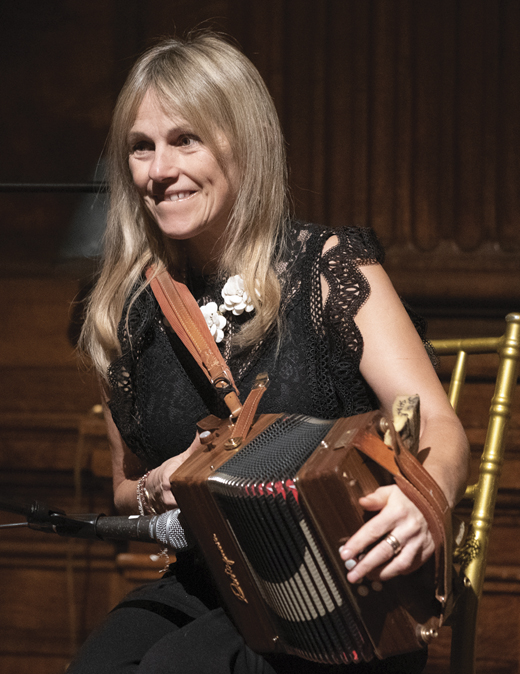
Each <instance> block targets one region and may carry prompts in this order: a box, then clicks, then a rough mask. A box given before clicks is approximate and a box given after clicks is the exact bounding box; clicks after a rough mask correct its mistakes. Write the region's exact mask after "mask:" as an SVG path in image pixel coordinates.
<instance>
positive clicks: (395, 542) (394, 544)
mask: <svg viewBox="0 0 520 674" xmlns="http://www.w3.org/2000/svg"><path fill="white" fill-rule="evenodd" d="M385 543H388V545H389V546H390V547H391V548H392V550H393V551H394V555H393V556H394V557H395V556H396V555H398V554H399V553H400V552H401V550H402V549H403V546H402V545H401V543H400V541H399V539H397V538H396V537H395V536H394V535H393V534H388V536H387V537H386V538H385Z"/></svg>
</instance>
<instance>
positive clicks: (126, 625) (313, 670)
mask: <svg viewBox="0 0 520 674" xmlns="http://www.w3.org/2000/svg"><path fill="white" fill-rule="evenodd" d="M426 658H427V653H426V651H420V652H417V653H411V654H409V655H405V656H398V657H396V658H389V659H387V660H383V661H379V660H375V661H373V662H370V663H367V664H360V665H350V666H338V665H318V664H315V663H312V662H308V661H306V660H302V659H300V658H296V657H292V656H285V655H276V656H269V657H262V656H260V655H258V654H256V653H254V652H253V651H252V650H251V649H250V648H248V647H247V646H246V645H245V643H244V640H243V639H242V637H241V636H240V635H239V633H238V632H237V630H236V629H235V627H234V626H233V624H232V623H231V621H230V620H229V618H228V617H227V615H226V614H225V612H224V611H223V609H222V608H221V607H220V605H219V599H218V596H217V594H216V591H215V589H214V587H213V585H212V582H211V579H210V577H209V574H208V573H207V570H206V567H205V566H204V564H203V563H202V562H200V561H199V560H198V559H197V557H196V556H195V555H193V554H189V555H183V556H181V557H180V559H179V561H178V562H177V563H176V564H174V565H172V568H171V570H170V571H169V572H167V573H166V574H165V575H164V576H163V577H162V578H161V579H160V580H158V581H157V582H154V583H150V584H147V585H145V586H143V587H142V588H139V589H138V590H135V591H134V592H132V593H130V594H129V595H128V596H127V597H126V598H125V599H124V600H123V601H122V602H121V603H120V604H119V605H118V606H117V607H116V608H115V609H114V610H113V611H112V612H111V613H110V614H109V615H108V617H107V618H106V620H105V621H104V622H103V624H102V625H100V627H99V628H98V629H97V630H96V631H95V632H93V633H92V634H91V636H90V637H89V638H88V639H87V641H86V642H85V644H84V645H83V647H82V648H81V649H80V651H79V653H78V654H77V656H76V658H75V659H74V661H73V662H72V663H71V665H70V667H69V669H68V670H67V673H68V674H134V673H135V674H282V672H283V674H293V673H294V674H419V673H420V672H422V670H423V668H424V666H425V664H426Z"/></svg>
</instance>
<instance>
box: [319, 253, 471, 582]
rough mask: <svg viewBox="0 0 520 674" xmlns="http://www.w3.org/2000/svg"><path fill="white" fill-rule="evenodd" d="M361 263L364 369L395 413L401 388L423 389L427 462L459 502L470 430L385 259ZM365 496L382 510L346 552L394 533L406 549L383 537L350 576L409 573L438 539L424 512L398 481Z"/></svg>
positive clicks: (352, 555)
mask: <svg viewBox="0 0 520 674" xmlns="http://www.w3.org/2000/svg"><path fill="white" fill-rule="evenodd" d="M362 271H363V273H364V274H365V276H366V277H367V279H368V282H369V284H370V288H371V294H370V297H369V299H368V300H367V302H366V303H365V305H364V306H363V307H362V308H361V309H360V311H359V313H358V315H357V317H356V323H357V325H358V327H359V329H360V331H361V334H362V336H363V344H364V348H363V356H362V359H361V365H360V370H361V373H362V375H363V376H364V378H365V380H366V381H367V383H368V384H369V385H370V386H371V388H372V390H373V391H374V393H375V394H376V396H377V398H378V400H379V402H380V407H381V409H382V410H383V412H386V413H388V414H391V407H392V403H393V400H394V398H395V396H396V395H399V394H409V395H412V394H419V396H420V401H421V432H420V448H421V449H425V448H427V447H429V448H430V451H429V453H428V456H427V458H426V460H425V461H424V467H425V468H426V469H427V470H428V472H429V473H430V474H431V475H432V476H433V477H434V479H435V480H436V482H437V483H438V484H439V486H440V487H441V489H442V490H443V492H444V494H445V496H446V498H447V500H448V503H449V504H450V506H451V507H453V506H454V505H455V504H456V503H457V501H458V500H459V498H460V497H461V496H462V494H463V492H464V487H465V484H466V480H467V475H468V461H469V449H468V442H467V439H466V436H465V434H464V431H463V429H462V426H461V424H460V422H459V420H458V418H457V416H456V415H455V413H454V412H453V410H452V408H451V405H450V404H449V401H448V399H447V396H446V393H445V391H444V389H443V388H442V385H441V384H440V382H439V379H438V377H437V375H436V373H435V371H434V369H433V367H432V365H431V363H430V360H429V358H428V355H427V353H426V351H425V349H424V346H423V344H422V342H421V339H420V338H419V336H418V334H417V331H416V330H415V327H414V326H413V324H412V322H411V320H410V318H409V317H408V314H407V312H406V310H405V309H404V307H403V306H402V303H401V301H400V299H399V297H398V296H397V294H396V292H395V290H394V288H393V286H392V284H391V282H390V280H389V279H388V276H387V275H386V273H385V272H384V270H383V269H382V267H381V266H380V265H371V266H367V267H363V269H362ZM325 290H326V288H325ZM360 503H361V505H362V506H363V507H364V508H365V509H366V510H369V511H374V512H378V514H377V515H376V516H374V517H373V518H372V519H370V520H369V521H368V522H367V523H366V524H365V525H364V526H363V527H361V529H359V531H357V532H356V534H355V535H354V536H352V537H351V539H350V540H349V541H348V542H347V543H346V544H345V546H344V547H343V548H342V552H341V556H342V558H343V559H344V560H345V561H347V560H351V559H353V560H358V555H360V554H361V553H362V552H363V551H365V549H366V548H367V546H370V545H372V544H374V543H376V542H377V541H378V540H380V539H382V538H384V537H385V536H387V535H388V534H393V535H394V536H395V537H396V538H397V539H398V541H399V542H400V543H401V545H402V552H400V554H398V555H396V556H393V550H392V548H391V546H390V545H389V544H388V543H386V542H385V541H384V540H382V541H381V542H380V543H379V544H377V545H375V546H374V547H373V548H372V550H371V551H370V552H368V553H367V554H366V555H365V557H364V558H362V560H359V561H358V564H357V565H356V566H355V568H354V569H353V570H351V571H350V573H349V574H348V576H347V577H348V579H349V580H350V581H351V582H356V581H358V580H360V579H361V578H362V577H363V576H365V575H367V574H371V576H376V577H379V578H380V579H381V580H387V579H388V578H391V577H393V576H395V575H398V574H402V573H409V572H411V571H413V570H414V569H415V568H417V567H418V566H420V565H421V564H423V563H424V562H425V561H426V559H428V557H429V556H430V555H431V554H432V553H433V550H434V545H433V539H432V537H431V535H430V532H429V531H428V527H427V525H426V522H425V520H424V518H423V517H422V515H421V513H420V512H419V511H418V509H417V508H416V507H415V506H414V505H413V504H412V503H411V502H410V501H409V500H408V499H407V498H406V497H405V496H404V494H403V493H402V492H401V491H400V490H399V489H398V488H397V487H396V486H395V485H394V486H389V487H381V488H379V489H377V490H376V491H375V492H374V494H371V495H369V496H367V497H365V498H363V499H361V500H360ZM347 568H348V567H347Z"/></svg>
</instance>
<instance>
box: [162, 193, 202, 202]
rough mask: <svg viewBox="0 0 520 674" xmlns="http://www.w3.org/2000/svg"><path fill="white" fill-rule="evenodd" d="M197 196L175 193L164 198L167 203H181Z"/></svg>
mask: <svg viewBox="0 0 520 674" xmlns="http://www.w3.org/2000/svg"><path fill="white" fill-rule="evenodd" d="M194 194H195V192H174V193H173V194H167V195H165V197H164V200H165V201H181V200H182V199H189V198H190V197H192V196H193V195H194Z"/></svg>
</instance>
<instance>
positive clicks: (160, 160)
mask: <svg viewBox="0 0 520 674" xmlns="http://www.w3.org/2000/svg"><path fill="white" fill-rule="evenodd" d="M148 175H149V177H150V179H151V180H153V181H154V182H156V183H163V182H171V181H174V180H176V179H177V178H178V176H179V167H178V165H177V161H176V155H175V148H172V147H168V146H166V147H161V146H156V147H155V151H154V156H153V160H152V161H151V163H150V166H149V169H148Z"/></svg>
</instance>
